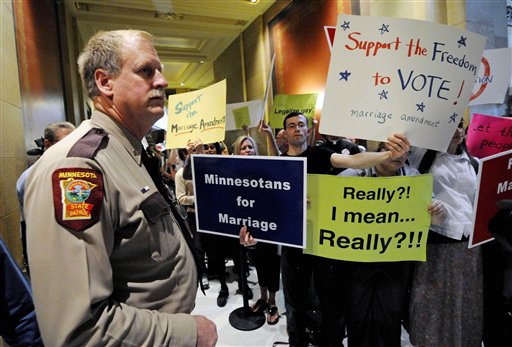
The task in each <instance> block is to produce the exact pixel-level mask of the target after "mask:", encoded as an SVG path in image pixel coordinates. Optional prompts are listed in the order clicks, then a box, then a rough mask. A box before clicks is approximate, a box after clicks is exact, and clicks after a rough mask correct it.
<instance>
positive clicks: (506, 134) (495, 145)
mask: <svg viewBox="0 0 512 347" xmlns="http://www.w3.org/2000/svg"><path fill="white" fill-rule="evenodd" d="M466 145H467V147H468V151H469V153H470V154H471V155H472V156H474V157H477V158H485V157H488V156H490V155H493V154H496V153H500V152H504V151H508V150H509V149H512V118H509V117H495V116H486V115H483V114H478V113H475V114H474V115H473V118H472V119H471V124H469V127H468V134H467V139H466Z"/></svg>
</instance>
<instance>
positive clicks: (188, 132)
mask: <svg viewBox="0 0 512 347" xmlns="http://www.w3.org/2000/svg"><path fill="white" fill-rule="evenodd" d="M225 125H226V80H222V81H220V82H218V83H215V84H213V85H211V86H209V87H206V88H204V89H200V90H196V91H193V92H189V93H182V94H175V95H170V96H169V108H168V126H167V139H166V144H167V148H180V147H187V142H188V141H189V140H197V139H200V140H201V141H202V142H203V143H211V142H216V141H222V140H224V134H225Z"/></svg>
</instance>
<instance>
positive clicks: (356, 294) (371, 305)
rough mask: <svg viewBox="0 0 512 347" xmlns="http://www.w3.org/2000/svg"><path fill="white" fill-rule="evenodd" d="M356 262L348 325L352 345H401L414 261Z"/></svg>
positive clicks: (364, 346)
mask: <svg viewBox="0 0 512 347" xmlns="http://www.w3.org/2000/svg"><path fill="white" fill-rule="evenodd" d="M353 266H354V269H353V274H352V285H351V289H350V301H351V307H350V314H349V321H348V326H347V330H348V344H349V346H350V347H400V336H401V333H402V329H401V321H402V319H403V318H404V316H405V315H406V314H407V312H406V311H407V303H408V300H409V295H408V293H409V283H410V278H411V270H412V264H411V263H410V262H390V263H353Z"/></svg>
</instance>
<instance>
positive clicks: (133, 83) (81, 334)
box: [17, 30, 512, 347]
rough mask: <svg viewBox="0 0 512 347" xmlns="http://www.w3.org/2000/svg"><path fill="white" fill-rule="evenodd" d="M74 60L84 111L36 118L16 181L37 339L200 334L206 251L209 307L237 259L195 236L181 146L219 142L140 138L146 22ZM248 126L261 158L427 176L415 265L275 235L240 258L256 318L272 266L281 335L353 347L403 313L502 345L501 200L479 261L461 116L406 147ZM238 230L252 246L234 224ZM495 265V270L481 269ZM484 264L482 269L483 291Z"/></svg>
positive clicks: (386, 342)
mask: <svg viewBox="0 0 512 347" xmlns="http://www.w3.org/2000/svg"><path fill="white" fill-rule="evenodd" d="M78 64H79V70H80V74H81V77H82V80H83V82H84V84H85V86H86V88H87V91H88V94H89V97H90V98H91V99H92V100H93V103H94V108H95V111H94V112H93V114H92V117H91V119H90V120H87V121H84V122H83V123H82V124H81V125H80V127H79V128H78V129H76V130H74V127H73V126H72V125H71V124H69V123H56V124H52V125H50V126H49V127H48V128H47V131H46V130H45V137H44V139H45V142H44V144H45V146H44V148H45V150H44V154H43V155H42V157H41V158H40V160H38V161H37V162H36V164H35V165H33V166H32V167H31V168H30V169H29V170H27V171H26V172H24V173H23V174H22V175H21V176H20V179H19V181H18V184H17V186H18V187H17V188H18V197H19V199H20V210H21V212H22V218H23V217H24V219H25V224H26V233H27V238H26V239H27V240H28V243H27V246H26V247H24V253H26V254H24V257H25V259H30V269H31V273H30V275H31V282H32V285H33V292H34V304H35V305H34V306H35V309H36V313H37V316H38V317H39V325H40V331H41V336H42V338H43V341H44V343H45V344H46V345H49V346H53V345H56V346H57V345H69V346H74V345H85V344H90V345H110V344H122V345H135V346H142V345H160V346H184V347H186V346H201V347H202V346H214V345H215V343H216V341H217V332H216V327H215V324H214V323H213V322H212V321H211V320H209V319H208V318H206V317H204V316H199V315H191V314H190V313H191V311H192V309H193V308H194V305H195V298H196V292H197V288H198V283H200V284H201V286H202V287H204V286H208V281H207V277H206V278H205V277H202V274H203V262H204V260H205V258H206V259H207V261H208V271H209V273H210V275H212V276H215V277H216V278H217V279H218V280H219V282H220V291H219V294H218V297H217V305H218V306H219V307H223V306H225V305H226V303H227V300H228V297H229V290H228V287H227V284H226V262H225V260H226V258H229V257H233V260H234V263H235V269H237V270H238V269H239V268H238V264H237V262H238V261H239V257H238V241H236V240H235V239H233V238H230V237H227V236H219V235H212V234H206V233H205V234H200V233H198V232H197V225H196V216H195V206H194V191H193V182H192V170H191V155H193V154H200V153H204V154H212V155H220V154H227V148H226V146H225V145H224V144H223V143H221V142H215V143H209V144H202V143H201V142H197V141H191V142H190V143H189V145H188V146H187V148H186V149H179V150H171V151H170V152H169V153H170V158H169V161H167V160H165V159H164V158H165V155H164V153H163V152H162V151H161V150H160V149H158V148H157V147H156V146H154V145H153V146H152V145H150V146H149V148H148V149H147V150H146V149H145V148H143V146H142V143H141V141H142V139H143V138H144V136H145V135H146V134H148V133H149V132H150V130H151V127H152V125H153V124H154V123H155V122H156V120H158V119H159V118H160V117H162V115H163V113H164V97H165V93H164V89H165V88H166V87H167V81H166V79H165V78H164V76H163V74H162V67H161V63H160V60H159V58H158V55H157V53H156V50H155V48H154V46H153V43H152V37H151V35H150V34H148V33H146V32H143V31H135V30H118V31H111V32H101V33H98V34H96V35H95V36H94V37H92V38H91V39H90V41H89V42H88V43H87V45H86V47H85V48H84V51H83V52H82V54H81V55H80V57H79V60H78ZM315 124H316V123H315ZM313 125H314V124H313ZM259 129H260V131H261V132H262V133H263V134H265V138H266V139H267V140H268V141H267V144H269V145H270V146H269V151H268V152H269V154H270V155H279V154H281V155H282V156H285V157H303V158H307V162H306V163H307V164H306V165H307V172H308V173H310V174H330V175H332V174H340V175H342V176H366V177H376V176H382V177H388V176H407V175H416V174H417V173H418V172H420V173H431V174H432V175H433V178H434V190H433V195H434V196H435V200H434V201H433V203H432V205H431V206H429V212H430V213H431V214H432V223H431V225H430V230H429V236H428V241H427V261H426V262H414V263H413V262H389V263H368V264H367V263H357V262H345V261H339V260H332V259H326V258H322V257H318V256H312V255H307V254H303V253H302V250H301V249H298V248H293V247H287V246H283V247H282V256H279V252H278V247H277V246H276V245H272V244H265V243H261V242H260V243H258V244H257V246H256V248H255V249H254V250H253V259H254V262H255V265H256V269H257V275H258V281H259V286H260V297H259V299H258V300H256V302H255V303H254V304H253V305H252V306H251V309H252V311H253V312H262V311H266V312H267V323H268V324H270V325H273V324H276V323H277V322H278V321H279V312H278V310H277V305H276V293H277V292H278V290H279V278H280V272H281V274H282V283H283V292H284V299H285V308H286V317H287V327H286V329H287V332H288V336H289V343H290V346H299V347H300V346H304V347H305V346H308V345H309V344H310V343H311V342H315V343H318V345H319V346H320V347H330V346H342V345H343V343H342V341H343V339H344V337H345V331H347V333H348V343H349V345H350V346H352V347H354V346H358V347H359V346H365V347H373V346H386V347H387V346H390V347H391V346H399V344H400V334H401V329H400V326H401V323H404V321H405V322H406V328H407V330H408V332H409V336H410V340H411V342H412V343H413V344H414V345H415V346H425V347H430V346H432V347H433V346H465V347H466V346H468V347H471V346H475V347H476V346H481V343H482V339H483V340H484V343H485V346H486V347H488V346H491V347H493V346H499V345H503V344H502V341H499V338H498V336H500V337H501V336H503V337H505V338H507V339H508V340H507V342H508V341H509V340H510V336H511V335H512V333H511V331H512V329H511V328H510V327H507V324H511V322H510V319H509V320H508V321H507V318H506V317H507V314H508V313H510V311H511V309H510V307H511V305H512V304H511V303H510V302H511V298H512V285H510V283H509V282H510V278H511V277H512V275H511V274H510V272H507V271H510V268H511V266H510V263H512V260H510V259H511V257H510V254H511V251H512V247H511V243H512V242H510V235H507V234H506V233H505V232H503V230H510V215H511V214H510V213H511V212H510V210H511V209H512V208H511V207H510V202H509V203H508V204H506V203H503V204H505V206H506V207H505V208H503V209H504V210H506V212H502V214H500V215H499V216H497V217H496V218H498V217H499V218H501V219H499V221H498V222H496V219H493V221H492V223H490V224H489V229H490V230H491V231H493V230H499V232H496V234H497V235H498V236H497V241H496V242H495V243H490V244H489V245H487V246H485V247H482V248H483V250H484V257H482V248H480V247H476V248H468V240H469V235H470V232H471V229H472V213H473V199H474V196H475V192H476V189H477V182H476V172H477V165H478V163H477V161H476V160H475V159H474V158H472V157H471V155H469V154H468V152H467V151H466V149H465V146H464V129H463V127H462V126H459V128H458V129H457V130H456V131H455V133H454V135H453V138H452V141H451V143H450V145H449V147H448V150H447V152H446V153H441V152H436V151H432V150H425V149H420V148H413V150H412V152H411V153H410V155H409V151H410V145H409V142H408V140H407V138H406V137H405V136H404V135H402V134H395V135H393V136H391V137H390V138H389V139H388V142H385V143H383V144H381V145H380V146H379V148H378V150H377V151H376V152H364V151H363V150H362V149H361V148H360V147H359V146H357V145H355V144H353V143H351V142H349V141H345V140H343V139H342V138H339V137H333V136H329V135H325V136H324V139H325V141H324V142H322V143H320V144H318V145H316V146H312V145H311V144H312V143H313V142H314V136H313V135H312V134H311V132H310V129H309V126H308V119H307V117H306V116H305V115H304V114H302V113H299V112H292V113H290V114H288V115H287V116H286V117H285V119H284V121H283V129H282V130H281V131H279V133H278V135H277V140H274V137H273V136H272V134H273V132H272V129H271V128H269V127H268V126H267V125H266V124H265V123H263V122H262V123H261V124H260V126H259ZM73 130H74V131H73ZM66 135H67V136H66ZM64 136H66V137H65V138H64ZM57 142H58V143H57ZM50 147H51V148H50ZM233 154H235V155H258V149H257V144H256V142H255V140H254V139H253V138H251V137H250V136H241V137H240V138H238V139H237V140H236V142H235V144H234V152H233ZM408 155H409V156H408ZM178 158H179V159H178ZM407 158H408V160H409V162H410V165H411V166H410V167H409V166H408V165H406V159H407ZM346 168H351V169H349V170H345V171H343V170H344V169H346ZM163 179H165V180H166V181H168V182H172V184H174V185H175V189H176V196H177V199H178V201H179V203H180V204H181V205H182V206H185V207H186V216H180V214H179V213H178V211H177V207H179V206H177V205H176V203H175V202H174V199H173V196H172V194H169V190H168V189H166V186H165V185H164V183H163ZM48 201H51V202H52V203H51V204H48V203H47V202H48ZM314 203H315V202H314V201H311V202H310V204H314ZM503 204H502V205H503ZM22 225H23V223H22ZM41 225H44V226H45V228H41ZM503 225H505V226H503ZM507 228H508V229H507ZM500 232H501V234H500ZM239 242H240V243H241V244H243V245H245V246H254V245H256V240H255V239H254V238H253V237H252V235H251V230H248V229H247V228H246V227H245V226H244V227H242V228H241V230H240V240H239ZM498 242H499V248H496V247H497V245H498ZM486 250H487V252H488V253H489V254H488V255H486V254H485V251H486ZM498 253H499V254H501V255H500V257H497V254H498ZM486 259H487V260H488V261H489V262H488V265H487V267H485V268H484V267H483V261H484V262H485V260H486ZM507 261H508V262H509V263H507V264H502V263H504V262H507ZM494 265H502V266H503V269H502V270H500V271H499V273H497V274H495V273H492V271H493V267H494ZM485 272H487V273H489V274H491V273H492V275H489V276H488V277H489V278H488V280H487V282H486V287H485V288H486V291H487V292H486V293H485V295H486V296H485V300H484V283H483V282H484V279H485V277H484V274H485ZM244 275H245V274H243V273H241V272H239V281H238V283H239V291H238V293H243V294H245V295H246V297H247V298H248V299H251V298H252V291H251V289H250V288H249V287H248V286H245V288H242V283H243V282H244V281H241V278H240V277H241V276H244ZM497 278H500V282H499V283H498V284H497V285H496V286H494V285H493V283H496V282H493V281H494V280H496V279H497ZM201 279H203V281H201ZM507 281H508V282H507ZM495 287H498V288H499V289H496V288H495ZM500 292H501V293H500ZM493 295H494V296H496V295H502V297H501V301H500V302H499V303H495V302H494V301H492V299H493V298H492V296H493ZM312 296H314V299H315V300H317V301H318V305H319V308H320V312H321V323H320V324H321V325H320V328H319V332H320V333H319V335H318V340H317V341H316V340H315V341H311V336H309V335H308V333H307V332H308V330H309V329H310V328H311V327H310V326H308V324H309V323H308V317H307V315H308V309H309V308H310V307H308V303H310V302H311V299H312V298H311V297H312ZM486 307H488V308H489V309H488V310H487V311H486V312H485V316H484V309H486ZM498 314H500V315H502V319H501V320H500V325H499V326H498V328H496V327H494V329H493V327H492V325H491V324H489V321H491V320H492V318H493V315H498ZM484 317H485V319H484ZM484 324H485V327H486V330H484ZM56 327H58V329H56ZM497 329H498V330H507V329H508V330H507V332H506V333H504V332H503V331H497ZM487 334H488V335H487Z"/></svg>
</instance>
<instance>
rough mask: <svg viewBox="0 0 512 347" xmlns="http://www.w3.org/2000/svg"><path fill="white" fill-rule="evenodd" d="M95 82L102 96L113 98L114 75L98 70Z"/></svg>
mask: <svg viewBox="0 0 512 347" xmlns="http://www.w3.org/2000/svg"><path fill="white" fill-rule="evenodd" d="M94 81H95V82H96V86H97V87H98V89H99V90H100V92H101V93H102V94H105V95H106V96H108V97H110V96H112V94H113V90H112V87H113V83H112V75H110V74H109V73H107V71H105V70H103V69H97V70H96V71H94Z"/></svg>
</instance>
